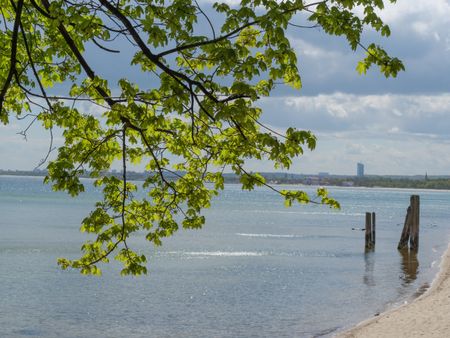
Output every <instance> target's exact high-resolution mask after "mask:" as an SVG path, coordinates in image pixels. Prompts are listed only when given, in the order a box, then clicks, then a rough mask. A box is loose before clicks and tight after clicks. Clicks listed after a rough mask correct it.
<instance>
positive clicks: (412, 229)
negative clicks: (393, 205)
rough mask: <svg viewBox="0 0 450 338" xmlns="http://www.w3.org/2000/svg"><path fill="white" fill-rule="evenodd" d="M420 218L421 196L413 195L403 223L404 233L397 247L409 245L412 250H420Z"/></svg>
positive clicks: (399, 248)
mask: <svg viewBox="0 0 450 338" xmlns="http://www.w3.org/2000/svg"><path fill="white" fill-rule="evenodd" d="M419 219H420V197H419V195H412V196H411V198H410V203H409V207H408V209H407V211H406V217H405V224H404V225H403V231H402V235H401V236H400V241H399V242H398V246H397V249H398V250H402V249H405V248H407V247H408V242H409V249H410V250H411V251H415V252H417V251H418V250H419Z"/></svg>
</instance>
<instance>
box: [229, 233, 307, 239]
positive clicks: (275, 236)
mask: <svg viewBox="0 0 450 338" xmlns="http://www.w3.org/2000/svg"><path fill="white" fill-rule="evenodd" d="M236 235H237V236H244V237H259V238H303V236H299V235H274V234H243V233H239V232H238V233H236Z"/></svg>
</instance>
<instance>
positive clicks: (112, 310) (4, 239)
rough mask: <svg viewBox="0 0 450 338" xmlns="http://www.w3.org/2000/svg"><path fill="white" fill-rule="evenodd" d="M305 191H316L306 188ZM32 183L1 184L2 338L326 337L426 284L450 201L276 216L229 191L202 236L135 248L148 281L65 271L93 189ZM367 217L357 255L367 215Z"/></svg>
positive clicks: (446, 197) (186, 234) (438, 195)
mask: <svg viewBox="0 0 450 338" xmlns="http://www.w3.org/2000/svg"><path fill="white" fill-rule="evenodd" d="M302 189H305V190H307V191H313V190H314V189H313V188H310V187H306V188H303V187H302ZM50 190H51V189H50V188H49V187H48V186H44V185H42V178H29V177H0V215H1V217H0V277H1V283H0V297H1V302H0V336H5V337H323V336H325V337H326V336H329V335H331V334H333V333H335V332H336V331H338V330H341V329H342V328H344V327H348V326H349V325H352V324H356V323H357V322H359V321H361V320H363V319H365V318H367V317H370V316H373V315H374V314H375V313H378V312H381V311H383V310H385V309H387V308H389V307H391V306H393V305H394V304H400V303H402V302H404V301H407V300H411V299H412V298H413V297H414V295H415V294H416V296H417V294H418V293H420V292H423V290H424V289H425V288H426V283H428V284H431V282H432V280H433V278H434V275H435V274H436V272H437V271H438V261H439V259H440V257H441V255H442V253H443V252H444V250H445V249H446V248H447V244H448V238H449V234H450V222H449V219H450V210H449V208H448V205H449V202H450V192H449V191H429V190H427V191H425V190H422V191H413V190H397V189H365V188H333V187H331V188H329V190H330V193H331V195H332V196H333V197H335V198H337V199H338V200H339V202H340V203H341V206H342V209H341V210H337V211H336V210H331V209H329V208H327V207H324V206H317V205H307V206H305V205H296V206H293V207H292V208H285V207H284V206H283V201H282V200H281V198H280V197H279V196H277V195H276V194H275V193H273V192H272V191H270V190H267V189H257V190H256V191H252V192H246V191H242V190H241V189H240V187H239V186H238V185H227V186H226V189H225V191H224V192H223V193H222V194H221V195H220V196H219V197H217V198H215V200H214V202H213V205H212V207H211V209H209V210H206V211H205V216H206V217H207V223H206V225H205V227H204V229H202V230H200V231H192V230H191V231H180V232H179V233H177V234H176V235H175V236H174V237H172V238H169V239H167V240H166V241H165V242H164V243H163V246H162V247H159V248H154V247H151V246H149V245H147V244H146V243H145V241H144V236H143V235H139V236H137V237H136V238H135V239H134V241H133V242H134V245H135V247H138V248H139V249H140V250H142V252H146V253H147V254H148V257H149V275H148V276H144V277H139V278H133V277H125V278H124V277H120V276H119V269H118V266H117V265H114V264H112V265H111V266H108V267H105V268H104V274H103V277H101V278H97V277H86V276H81V275H80V274H79V273H78V272H77V271H61V270H60V269H59V268H58V267H57V266H56V259H57V257H62V256H63V257H68V258H76V257H77V255H78V254H79V248H80V245H81V243H82V241H83V240H84V239H86V236H85V235H83V234H80V233H79V231H78V228H79V224H80V222H81V220H82V219H83V217H84V216H85V215H86V214H87V213H88V212H89V210H90V209H91V207H92V206H93V204H94V203H95V201H96V199H97V198H99V197H100V195H99V193H98V192H97V191H95V190H94V189H92V188H89V189H87V190H88V191H87V192H86V193H85V194H83V195H82V196H81V197H80V198H77V199H72V198H70V197H68V196H66V195H65V194H62V193H54V192H51V191H50ZM411 194H419V195H420V197H421V215H420V216H421V217H420V219H421V229H420V249H419V254H418V255H417V257H415V256H411V255H407V254H403V255H402V254H400V253H399V252H398V251H397V249H396V247H397V243H398V240H399V238H400V234H401V231H402V227H403V222H404V217H405V214H406V208H407V206H408V205H409V196H410V195H411ZM366 211H370V212H376V215H377V242H376V249H375V251H374V252H368V253H365V252H364V232H363V231H359V230H352V228H363V227H364V220H365V212H366Z"/></svg>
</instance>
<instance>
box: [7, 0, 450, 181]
mask: <svg viewBox="0 0 450 338" xmlns="http://www.w3.org/2000/svg"><path fill="white" fill-rule="evenodd" d="M203 2H208V1H206V0H204V1H203ZM231 2H233V1H231ZM382 17H383V18H384V20H385V21H386V22H387V23H388V24H389V25H390V27H391V31H392V35H391V37H390V38H388V39H381V38H379V37H378V36H376V35H375V34H374V33H373V32H367V33H366V34H365V35H364V39H363V43H364V42H365V43H367V44H368V43H370V42H372V41H376V42H380V43H382V44H383V45H384V46H385V47H386V49H387V50H388V52H389V53H391V54H392V55H395V56H397V57H399V58H400V59H402V60H403V61H404V63H405V66H406V72H404V73H401V74H400V75H399V76H398V77H397V78H396V79H385V78H384V77H383V76H382V75H381V74H379V73H378V71H377V70H376V69H374V70H371V71H370V72H369V73H368V74H367V75H366V76H359V75H358V74H357V73H356V71H355V67H356V63H357V61H358V60H359V59H360V58H362V57H363V51H361V50H359V51H357V52H356V53H355V52H353V51H351V49H350V48H349V47H348V45H347V44H346V43H345V41H344V40H343V39H340V38H336V37H329V36H327V35H326V34H324V33H323V32H322V31H321V30H320V29H303V30H300V29H297V30H292V31H290V32H289V35H290V39H291V43H292V46H293V47H294V48H295V50H296V52H297V55H298V59H299V68H300V72H301V76H302V81H303V89H302V90H301V91H300V92H296V91H293V90H290V89H281V90H277V92H276V93H274V96H273V97H271V98H264V99H263V100H261V101H260V103H259V104H260V106H261V107H262V108H263V109H264V115H263V118H262V120H263V122H264V123H266V124H268V125H270V126H271V127H272V128H275V129H277V130H284V129H286V128H287V127H289V126H293V127H296V128H299V129H309V130H311V131H313V132H314V133H315V134H316V135H317V137H318V144H317V148H316V150H315V151H314V152H312V153H306V154H305V155H304V156H302V157H300V158H298V159H296V160H295V161H294V166H293V167H292V170H291V172H295V173H317V172H319V171H327V172H330V173H335V174H355V172H356V163H357V162H363V163H364V164H365V166H366V173H367V174H408V175H409V174H411V175H415V174H425V172H428V174H429V175H434V174H450V118H449V117H450V1H448V0H435V1H426V0H415V1H414V2H412V1H408V0H399V1H398V2H397V3H396V4H395V5H388V6H387V8H386V9H385V10H384V11H383V13H382ZM300 21H301V19H300V18H299V22H300ZM300 23H301V22H300ZM122 55H123V57H124V58H126V54H122ZM88 57H89V58H90V61H91V62H94V63H97V64H98V65H99V67H103V68H102V69H101V70H102V71H103V72H104V73H108V69H112V68H113V67H111V64H108V63H107V62H104V60H103V59H102V57H97V56H96V55H88ZM106 76H108V74H106ZM110 76H112V74H110ZM86 109H92V107H88V106H86ZM21 129H23V123H20V122H19V121H13V120H12V121H11V124H9V125H8V126H0V156H1V161H0V168H3V169H32V168H34V166H35V165H36V164H37V163H38V162H39V160H40V159H41V158H42V157H43V156H44V155H45V153H46V149H47V148H48V135H47V134H46V133H44V132H42V130H41V129H40V128H39V127H38V126H36V127H32V128H31V130H30V132H29V135H28V141H25V140H24V139H23V137H22V136H20V135H17V134H16V133H17V132H18V131H20V130H21ZM57 142H60V139H59V138H57ZM248 167H249V169H252V170H255V171H256V170H260V171H271V170H273V168H272V167H271V165H270V163H268V162H256V161H255V162H254V161H252V162H249V163H248Z"/></svg>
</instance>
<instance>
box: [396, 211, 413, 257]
mask: <svg viewBox="0 0 450 338" xmlns="http://www.w3.org/2000/svg"><path fill="white" fill-rule="evenodd" d="M410 219H411V206H409V207H408V209H406V216H405V224H404V225H403V231H402V235H401V236H400V241H399V242H398V246H397V249H398V250H402V249H404V248H407V247H408V241H409V233H410V226H409V224H410V222H411V221H410Z"/></svg>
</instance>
